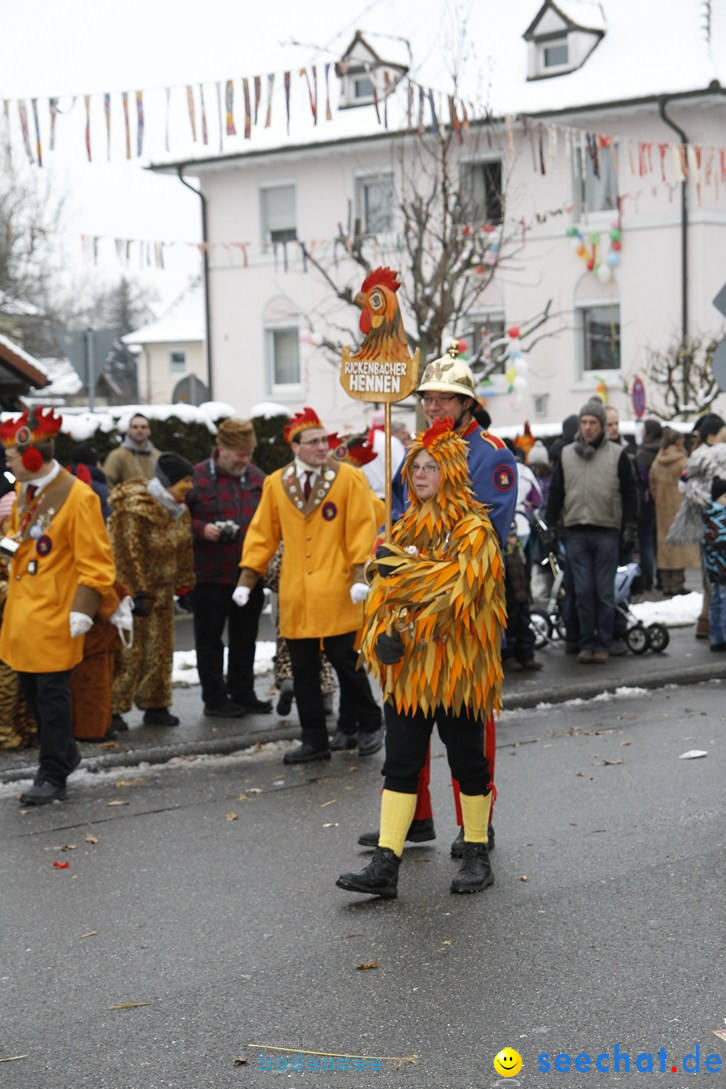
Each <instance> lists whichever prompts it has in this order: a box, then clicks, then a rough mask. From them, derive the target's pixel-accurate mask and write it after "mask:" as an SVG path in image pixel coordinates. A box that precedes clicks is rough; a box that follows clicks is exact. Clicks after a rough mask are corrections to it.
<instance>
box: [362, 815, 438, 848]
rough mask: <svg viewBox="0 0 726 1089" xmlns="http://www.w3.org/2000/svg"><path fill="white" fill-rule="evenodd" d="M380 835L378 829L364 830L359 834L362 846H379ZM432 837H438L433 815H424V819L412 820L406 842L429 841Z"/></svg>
mask: <svg viewBox="0 0 726 1089" xmlns="http://www.w3.org/2000/svg"><path fill="white" fill-rule="evenodd" d="M378 836H379V831H378V829H376V830H375V832H363V833H362V835H360V836H358V842H359V843H360V845H361V847H377V846H378ZM431 839H436V832H435V831H434V818H433V817H424V818H423V820H419V821H411V824H410V825H409V828H408V832H407V833H406V843H428V842H429V840H431Z"/></svg>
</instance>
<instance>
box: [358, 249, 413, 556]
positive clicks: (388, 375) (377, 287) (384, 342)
mask: <svg viewBox="0 0 726 1089" xmlns="http://www.w3.org/2000/svg"><path fill="white" fill-rule="evenodd" d="M397 276H398V273H397V272H394V271H393V269H390V268H377V269H374V270H373V272H371V273H369V274H368V276H366V278H365V280H364V281H363V283H362V285H361V289H360V291H359V292H358V294H357V295H356V297H355V299H354V300H353V301H354V302H355V303H356V305H357V306H359V307H360V308H361V316H360V322H359V327H360V331H361V333H362V334H363V342H362V344H361V346H360V348H359V349H358V351H357V352H353V353H351V350H350V348H349V347H345V348H343V352H342V367H341V371H340V382H341V385H342V386H343V389H344V390H345V391H346V393H347V394H348V396H350V397H353V398H355V400H357V401H375V402H383V405H384V411H385V435H386V474H385V475H386V537H390V534H391V477H392V475H393V474H392V471H391V405H392V404H393V403H394V402H395V401H403V400H404V398H406V397H409V396H410V395H411V394H412V393H413V391H414V390H415V389H416V386H417V385H418V362H419V351H418V348H417V349H416V354H415V355H414V356H413V358H412V357H411V352H410V351H409V348H408V341H407V339H406V333H405V331H404V328H403V319H402V318H401V311H400V309H399V306H398V297H397V295H396V292H397V291H398V289H399V287H400V286H401V285H400V283H399V282H398V279H397Z"/></svg>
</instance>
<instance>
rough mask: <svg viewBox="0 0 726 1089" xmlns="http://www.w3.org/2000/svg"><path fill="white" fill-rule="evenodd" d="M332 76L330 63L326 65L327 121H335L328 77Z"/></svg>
mask: <svg viewBox="0 0 726 1089" xmlns="http://www.w3.org/2000/svg"><path fill="white" fill-rule="evenodd" d="M329 75H330V63H328V64H326V65H325V120H326V121H332V120H333V111H332V110H331V108H330V83H329V80H328V77H329Z"/></svg>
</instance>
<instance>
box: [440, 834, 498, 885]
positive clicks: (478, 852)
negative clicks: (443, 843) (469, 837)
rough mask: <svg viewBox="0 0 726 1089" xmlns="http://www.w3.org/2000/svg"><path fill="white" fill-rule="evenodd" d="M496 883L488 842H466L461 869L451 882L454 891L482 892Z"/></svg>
mask: <svg viewBox="0 0 726 1089" xmlns="http://www.w3.org/2000/svg"><path fill="white" fill-rule="evenodd" d="M493 884H494V874H493V873H492V867H491V865H490V863H489V848H488V847H487V845H486V843H465V844H464V853H463V856H462V862H461V869H460V870H459V872H458V874H457V875H456V877H455V878H454V880H453V881H452V882H451V891H452V892H481V891H482V889H487V888H489V886H490V885H493Z"/></svg>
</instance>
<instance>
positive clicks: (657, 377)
mask: <svg viewBox="0 0 726 1089" xmlns="http://www.w3.org/2000/svg"><path fill="white" fill-rule="evenodd" d="M719 339H720V338H718V337H708V336H706V335H700V336H696V337H689V338H687V339H685V340H678V341H674V342H673V343H672V344H671V345H670V346H669V347H668V348H666V349H664V350H661V349H655V348H651V349H648V363H647V366H646V369H645V373H646V377H647V378H648V379H649V390H650V391H651V397H650V398H649V405H648V408H649V411H651V412H652V413H653V414H654V415H655V416H659V417H660V419H661V420H688V419H690V418H691V417H692V416H700V415H702V414H703V413H704V412H708V410H709V408H710V407H711V405H712V404H713V402H714V401H715V400H716V398H717V397H718V395H719V393H720V392H721V391H720V389H719V387H718V384H717V382H716V379H715V378H714V375H713V370H712V369H711V361H712V359H713V353H714V352H715V351H716V348H717V346H718V343H719Z"/></svg>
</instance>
